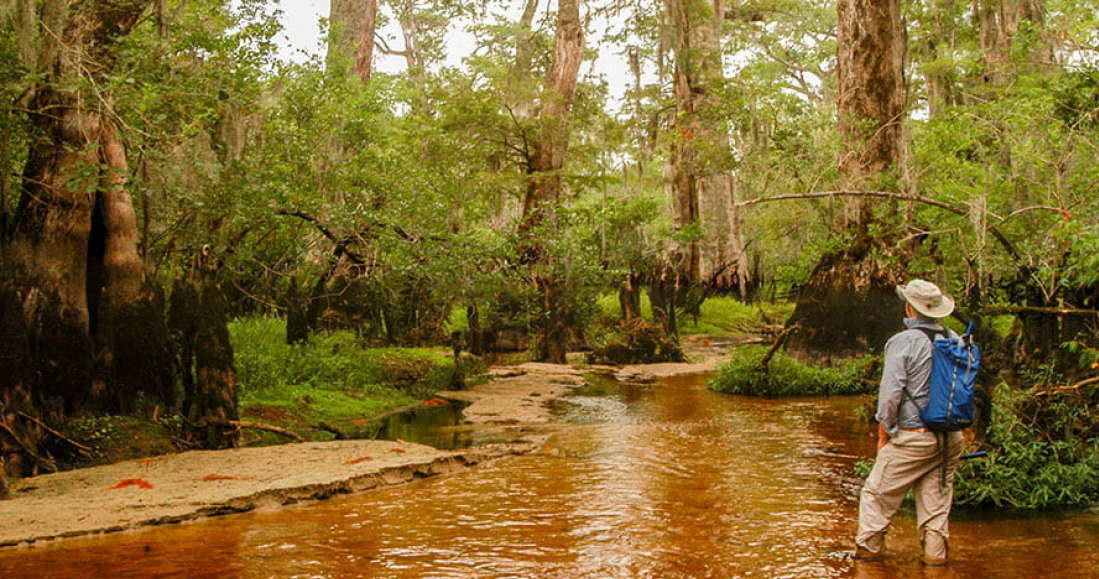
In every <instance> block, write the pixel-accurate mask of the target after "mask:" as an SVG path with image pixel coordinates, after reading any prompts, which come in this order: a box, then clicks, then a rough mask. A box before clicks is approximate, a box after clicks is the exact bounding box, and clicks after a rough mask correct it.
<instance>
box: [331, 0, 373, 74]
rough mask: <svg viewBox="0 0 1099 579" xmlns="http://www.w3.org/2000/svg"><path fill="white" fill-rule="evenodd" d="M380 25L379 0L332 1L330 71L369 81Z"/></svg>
mask: <svg viewBox="0 0 1099 579" xmlns="http://www.w3.org/2000/svg"><path fill="white" fill-rule="evenodd" d="M377 23H378V1H377V0H332V1H331V3H330V11H329V17H328V25H329V33H328V35H329V37H328V54H327V56H326V65H327V67H328V71H329V72H337V69H338V70H344V71H347V74H352V75H354V76H356V77H357V78H359V80H362V81H363V82H367V81H369V80H370V75H371V73H372V72H373V70H374V30H375V28H376V27H377ZM348 61H350V62H348ZM348 64H350V66H347V65H348Z"/></svg>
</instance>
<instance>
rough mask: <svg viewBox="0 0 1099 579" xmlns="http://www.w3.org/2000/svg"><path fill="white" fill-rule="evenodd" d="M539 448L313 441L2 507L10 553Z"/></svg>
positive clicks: (210, 456) (193, 460)
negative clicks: (440, 447)
mask: <svg viewBox="0 0 1099 579" xmlns="http://www.w3.org/2000/svg"><path fill="white" fill-rule="evenodd" d="M537 446H538V445H537V444H536V443H532V442H527V443H515V444H503V445H490V446H484V447H477V448H472V449H467V450H463V451H460V452H445V451H439V450H436V449H434V448H431V447H429V446H423V445H419V444H409V443H401V442H390V441H377V440H342V441H332V442H307V443H301V444H285V445H281V446H267V447H257V448H239V449H232V450H216V451H190V452H183V453H179V454H171V455H166V456H161V457H157V458H153V459H145V460H134V461H126V462H120V463H116V464H111V465H105V466H99V467H93V468H86V469H78V470H72V471H66V472H60V473H55V474H49V475H43V476H37V477H33V478H29V479H22V480H20V481H18V486H17V487H16V490H15V492H14V493H13V497H12V498H11V499H9V500H4V501H0V546H11V545H19V544H29V543H34V542H37V541H44V540H51V539H59V538H64V537H76V536H81V535H89V534H96V533H110V532H117V531H123V530H126V529H134V528H138V527H144V526H150V525H159V524H166V523H176V522H181V521H187V520H191V519H198V518H202V517H209V516H216V515H221V514H227V513H234V512H243V511H250V510H253V509H258V508H267V507H277V506H281V505H287V504H294V503H298V502H301V501H308V500H316V499H323V498H327V497H329V496H332V495H336V494H344V493H352V492H359V491H365V490H369V489H375V488H381V487H385V486H390V485H395V484H402V483H406V482H409V481H412V480H415V479H418V478H425V477H430V476H435V475H440V474H446V473H451V472H455V471H458V470H462V469H465V468H468V467H470V466H472V465H475V464H478V463H482V462H484V461H487V460H492V459H495V458H499V457H502V456H508V455H513V454H520V453H524V452H530V451H532V450H534V449H535V448H536V447H537ZM137 481H142V482H137ZM127 482H129V484H127V485H126V486H123V487H122V488H112V487H115V486H118V485H120V483H122V484H126V483H127ZM146 483H147V485H148V487H146Z"/></svg>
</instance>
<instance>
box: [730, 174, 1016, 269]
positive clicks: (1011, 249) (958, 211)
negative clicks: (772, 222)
mask: <svg viewBox="0 0 1099 579" xmlns="http://www.w3.org/2000/svg"><path fill="white" fill-rule="evenodd" d="M822 197H877V198H882V199H895V200H897V201H912V202H914V203H923V204H924V205H931V206H932V207H938V208H939V209H942V210H944V211H948V212H950V213H953V214H955V215H960V216H962V217H968V216H969V211H967V210H966V209H964V208H962V207H958V206H956V205H951V204H949V203H946V202H943V201H939V200H938V199H931V198H930V197H922V196H920V195H906V194H904V193H890V192H887V191H818V192H814V193H791V194H787V195H775V196H773V197H756V198H755V199H746V200H744V201H737V203H736V206H737V207H747V206H749V205H756V204H759V203H767V202H771V201H789V200H791V199H820V198H822ZM985 229H986V230H988V232H989V233H991V234H992V236H993V237H995V238H996V241H999V242H1000V245H1002V246H1004V250H1006V251H1007V253H1008V255H1010V256H1011V257H1012V259H1014V260H1015V261H1016V262H1019V263H1021V262H1022V261H1023V256H1022V254H1020V253H1019V250H1017V249H1015V245H1014V244H1012V243H1011V241H1010V240H1009V239H1008V238H1007V237H1005V236H1004V234H1003V233H1002V232H1000V230H999V229H996V228H995V227H993V226H992V225H990V224H986V225H985Z"/></svg>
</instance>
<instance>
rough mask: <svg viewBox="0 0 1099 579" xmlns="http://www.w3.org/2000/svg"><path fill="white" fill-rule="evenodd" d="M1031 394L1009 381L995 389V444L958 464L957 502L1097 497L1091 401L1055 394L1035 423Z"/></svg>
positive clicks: (1097, 442)
mask: <svg viewBox="0 0 1099 579" xmlns="http://www.w3.org/2000/svg"><path fill="white" fill-rule="evenodd" d="M1033 399H1034V396H1033V394H1032V393H1031V392H1028V391H1025V390H1018V389H1015V388H1011V387H1010V386H1007V385H1006V384H1001V385H1000V386H998V387H996V388H995V389H994V391H993V397H992V419H991V422H990V423H989V428H988V439H987V440H988V444H989V446H990V447H991V450H990V451H989V456H988V458H985V459H981V460H971V461H965V462H963V463H962V465H961V466H960V467H959V468H958V474H957V483H956V486H955V491H954V496H955V499H956V502H957V503H958V504H965V505H995V506H997V507H1015V508H1021V509H1041V508H1044V507H1049V506H1054V505H1081V506H1082V505H1089V504H1091V503H1094V502H1095V501H1097V500H1099V438H1096V437H1095V436H1094V427H1095V417H1094V416H1093V415H1090V414H1089V412H1088V405H1087V404H1076V403H1071V402H1070V401H1069V400H1051V401H1049V402H1047V403H1046V404H1045V405H1044V408H1043V409H1042V415H1043V416H1042V418H1041V420H1039V421H1037V423H1035V422H1034V421H1032V420H1031V419H1030V418H1032V417H1034V416H1035V411H1034V409H1033V408H1031V406H1032V404H1031V403H1032V401H1033ZM1038 424H1040V425H1041V427H1039V426H1038ZM1074 430H1075V432H1074Z"/></svg>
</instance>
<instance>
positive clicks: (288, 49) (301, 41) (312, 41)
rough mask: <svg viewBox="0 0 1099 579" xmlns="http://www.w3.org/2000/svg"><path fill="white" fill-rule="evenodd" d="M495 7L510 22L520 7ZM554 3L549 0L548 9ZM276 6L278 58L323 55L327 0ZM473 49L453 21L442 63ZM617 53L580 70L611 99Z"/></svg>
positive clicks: (617, 80)
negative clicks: (599, 81)
mask: <svg viewBox="0 0 1099 579" xmlns="http://www.w3.org/2000/svg"><path fill="white" fill-rule="evenodd" d="M499 4H500V5H501V9H500V13H506V14H508V15H509V17H510V18H511V20H518V19H519V11H520V10H521V8H522V7H521V5H520V4H519V2H516V1H507V0H505V1H503V2H499ZM554 4H556V3H555V2H552V1H551V7H553V6H552V5H554ZM279 6H280V8H281V10H282V25H283V37H282V39H281V42H280V45H281V51H280V55H281V57H282V58H284V59H289V60H294V61H303V60H306V59H308V58H309V55H317V56H321V55H323V54H324V47H323V46H322V44H321V32H320V19H321V18H327V17H328V6H329V0H280V2H279ZM546 8H547V6H545V5H543V6H541V7H540V9H541V10H543V11H544V10H545V9H546ZM394 25H395V23H394ZM593 28H596V29H597V30H598V29H600V28H601V27H600V26H599V23H595V24H594V25H593ZM381 32H382V34H385V35H386V36H388V37H390V38H400V34H399V29H397V28H394V29H393V30H388V29H387V30H383V31H381ZM596 34H597V33H589V38H588V44H589V46H590V45H591V44H592V43H593V42H594V41H595V40H596ZM391 45H393V46H394V48H397V47H399V46H400V41H399V40H398V41H397V42H395V43H391ZM608 48H609V47H608ZM473 49H474V39H473V37H472V35H470V34H468V33H466V32H465V30H464V26H463V23H462V22H461V21H458V22H456V23H455V24H454V25H452V26H451V28H450V30H449V31H448V33H447V59H446V64H447V65H450V66H461V63H462V59H463V58H465V57H466V56H468V55H469V54H470V53H471V52H472V51H473ZM617 50H619V49H618V48H617V47H615V48H609V49H608V50H601V51H600V54H599V56H598V57H597V59H596V61H595V62H594V63H586V64H585V66H584V67H583V68H582V69H581V74H587V73H589V72H594V73H595V74H596V75H598V76H602V77H603V78H604V79H605V80H606V81H607V83H608V85H609V87H610V92H611V96H612V98H614V99H618V98H620V97H621V95H622V92H623V91H624V90H625V87H626V84H627V82H628V78H627V75H628V67H627V66H626V62H625V59H624V57H623V56H622V55H621V54H617V53H616V51H617ZM374 54H375V57H374V59H375V61H374V66H375V67H376V69H377V70H380V71H385V72H391V73H392V72H400V71H402V70H404V66H405V65H404V58H402V57H397V56H386V55H383V54H380V53H379V52H375V53H374Z"/></svg>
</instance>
